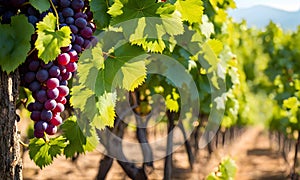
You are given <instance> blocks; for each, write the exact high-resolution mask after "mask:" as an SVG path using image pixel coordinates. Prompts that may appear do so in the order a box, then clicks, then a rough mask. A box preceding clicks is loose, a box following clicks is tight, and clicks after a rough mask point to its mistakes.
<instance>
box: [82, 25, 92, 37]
mask: <svg viewBox="0 0 300 180" xmlns="http://www.w3.org/2000/svg"><path fill="white" fill-rule="evenodd" d="M80 35H81V36H82V37H83V38H85V39H89V38H91V37H92V36H93V30H92V29H91V28H90V27H85V28H84V29H82V30H81V31H80Z"/></svg>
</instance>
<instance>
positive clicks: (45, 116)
mask: <svg viewBox="0 0 300 180" xmlns="http://www.w3.org/2000/svg"><path fill="white" fill-rule="evenodd" d="M41 119H42V120H43V121H50V119H52V111H50V110H46V109H44V110H42V112H41Z"/></svg>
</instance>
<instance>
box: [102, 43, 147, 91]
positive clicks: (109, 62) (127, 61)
mask: <svg viewBox="0 0 300 180" xmlns="http://www.w3.org/2000/svg"><path fill="white" fill-rule="evenodd" d="M147 57H148V55H147V54H145V52H144V51H143V50H142V49H141V48H139V47H137V46H131V45H129V44H125V45H123V46H120V47H119V48H117V49H116V50H115V52H114V55H112V56H110V57H108V58H107V59H106V60H105V62H104V63H105V65H104V66H105V68H104V69H103V70H100V71H99V74H98V78H97V82H96V94H97V95H98V96H101V95H102V94H104V92H112V91H113V90H114V88H124V89H126V90H129V91H133V90H134V89H135V88H137V87H138V86H139V85H140V84H142V83H143V82H144V80H145V78H146V65H145V60H146V58H147Z"/></svg>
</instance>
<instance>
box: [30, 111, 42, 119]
mask: <svg viewBox="0 0 300 180" xmlns="http://www.w3.org/2000/svg"><path fill="white" fill-rule="evenodd" d="M30 118H31V119H32V120H33V121H39V120H40V119H41V111H32V113H31V114H30Z"/></svg>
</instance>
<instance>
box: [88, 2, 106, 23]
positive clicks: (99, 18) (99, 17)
mask: <svg viewBox="0 0 300 180" xmlns="http://www.w3.org/2000/svg"><path fill="white" fill-rule="evenodd" d="M90 7H91V11H92V12H93V16H94V22H95V23H96V26H97V28H98V29H103V28H105V27H107V26H108V25H109V20H110V16H109V14H108V13H107V11H108V7H109V0H92V1H91V3H90Z"/></svg>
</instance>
